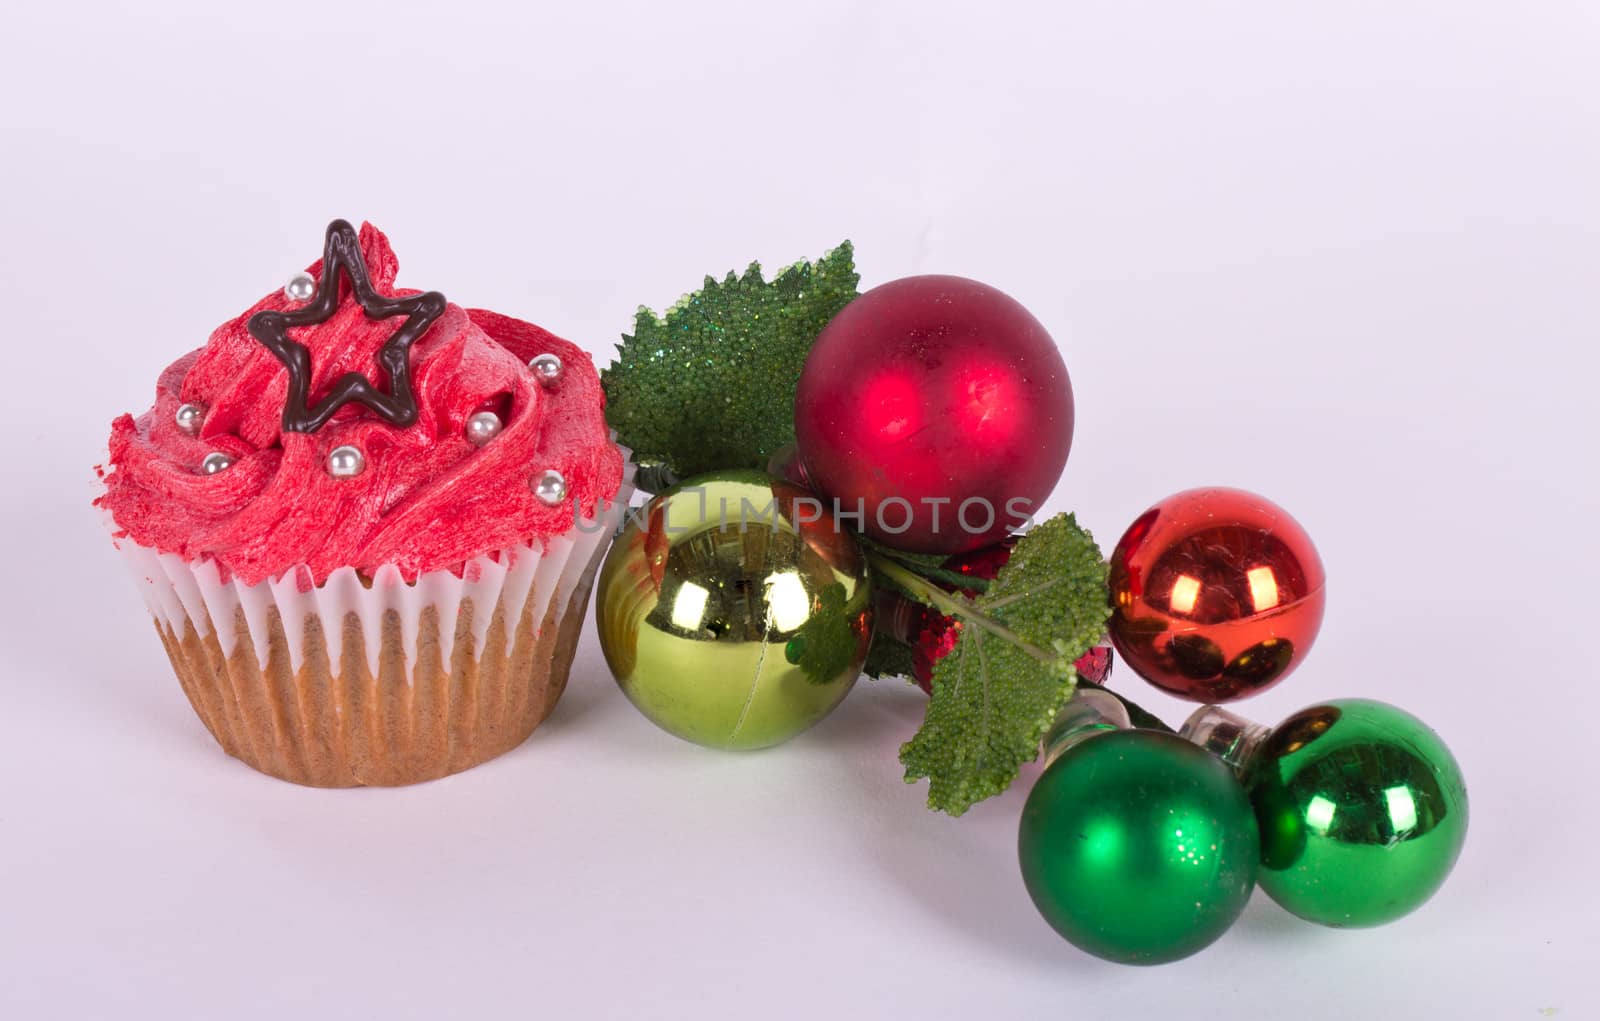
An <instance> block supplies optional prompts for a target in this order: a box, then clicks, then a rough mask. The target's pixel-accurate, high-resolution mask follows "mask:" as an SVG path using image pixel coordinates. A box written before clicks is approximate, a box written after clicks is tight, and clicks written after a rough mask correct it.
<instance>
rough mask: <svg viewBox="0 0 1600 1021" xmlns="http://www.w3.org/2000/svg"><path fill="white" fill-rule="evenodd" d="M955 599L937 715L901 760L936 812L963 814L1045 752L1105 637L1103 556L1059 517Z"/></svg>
mask: <svg viewBox="0 0 1600 1021" xmlns="http://www.w3.org/2000/svg"><path fill="white" fill-rule="evenodd" d="M951 599H952V600H953V601H954V602H956V603H957V604H958V612H957V616H959V617H960V618H961V625H962V626H961V636H960V638H959V639H958V640H957V642H956V646H955V648H954V649H952V650H951V651H950V652H949V653H948V654H946V655H945V656H944V657H943V658H942V659H940V660H939V662H938V663H937V664H936V665H935V666H934V670H933V697H932V698H931V699H930V700H929V702H928V715H927V717H926V718H925V719H924V720H923V723H922V728H921V729H920V730H918V731H917V734H916V736H915V737H913V738H912V739H911V740H910V741H909V742H907V743H906V744H905V746H904V747H902V748H901V749H900V761H901V762H902V763H903V764H904V765H905V767H906V782H907V783H914V782H916V781H917V780H919V779H921V778H923V777H927V778H928V780H929V784H928V807H929V808H933V809H937V810H940V811H944V812H949V813H950V814H951V815H960V814H962V813H963V812H965V811H966V810H967V809H968V808H970V807H971V806H972V805H974V804H976V803H977V802H979V801H982V800H983V799H985V798H989V797H993V796H994V795H996V794H999V793H1000V792H1001V791H1003V790H1005V789H1006V788H1007V787H1008V786H1010V784H1011V781H1012V780H1014V779H1016V776H1017V769H1018V767H1020V766H1021V765H1022V763H1024V762H1031V761H1033V760H1034V759H1035V758H1037V757H1038V755H1039V742H1040V740H1041V739H1042V738H1043V737H1044V734H1045V731H1046V730H1048V729H1049V727H1050V725H1051V724H1052V723H1053V722H1054V721H1055V718H1056V713H1057V712H1059V711H1060V709H1061V707H1062V706H1063V705H1065V704H1066V701H1067V699H1069V698H1071V697H1072V692H1073V689H1074V687H1075V686H1076V684H1077V672H1076V671H1075V670H1073V667H1072V664H1073V663H1074V661H1076V660H1077V658H1078V657H1079V656H1081V655H1083V653H1084V652H1086V651H1087V650H1088V649H1089V647H1090V646H1092V645H1094V643H1095V642H1097V641H1099V639H1100V637H1101V636H1102V635H1104V634H1105V630H1106V619H1107V618H1108V617H1109V616H1110V609H1109V607H1108V605H1107V601H1106V565H1105V560H1104V559H1103V558H1102V557H1101V555H1100V549H1099V547H1097V546H1096V545H1095V542H1094V537H1093V536H1091V535H1090V534H1089V533H1088V532H1087V531H1085V530H1084V529H1082V528H1080V527H1078V523H1077V521H1076V519H1074V518H1073V517H1072V515H1070V514H1060V515H1057V516H1055V517H1053V518H1051V519H1050V520H1048V521H1045V522H1044V523H1042V524H1040V525H1038V526H1037V527H1035V528H1034V529H1032V530H1031V531H1029V532H1028V533H1027V534H1026V535H1024V536H1023V537H1022V538H1021V539H1019V540H1018V541H1017V545H1016V549H1015V550H1013V551H1012V554H1011V559H1010V561H1008V562H1007V563H1006V565H1005V566H1004V567H1003V568H1001V569H1000V573H999V575H998V576H997V577H996V578H995V579H994V580H993V581H992V582H990V583H989V587H988V589H987V590H986V591H984V592H982V593H980V594H979V595H978V596H977V597H976V598H975V599H970V600H968V599H965V598H963V597H960V596H952V597H951Z"/></svg>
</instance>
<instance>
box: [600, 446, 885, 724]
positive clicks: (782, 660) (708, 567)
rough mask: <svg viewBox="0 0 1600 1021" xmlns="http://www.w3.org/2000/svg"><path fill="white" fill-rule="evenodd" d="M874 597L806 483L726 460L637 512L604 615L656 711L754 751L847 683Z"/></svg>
mask: <svg viewBox="0 0 1600 1021" xmlns="http://www.w3.org/2000/svg"><path fill="white" fill-rule="evenodd" d="M870 599H871V586H870V583H869V570H868V567H867V564H866V561H865V558H864V557H863V556H862V554H861V550H860V548H859V547H857V546H856V543H855V540H854V539H853V538H852V537H851V536H850V535H849V534H848V533H847V532H845V531H844V530H843V529H842V528H839V527H838V523H837V521H836V519H834V518H833V516H832V515H831V514H830V513H829V512H828V511H827V509H826V508H825V506H824V505H823V503H822V502H821V501H820V500H818V499H817V498H816V497H815V496H813V495H812V494H811V493H810V491H809V490H806V489H803V488H801V487H799V486H796V485H794V484H792V483H789V482H785V481H783V480H780V479H774V478H771V477H769V476H767V475H764V474H762V473H760V472H755V471H727V472H716V473H712V474H709V475H701V476H697V477H695V478H691V479H689V480H687V481H685V482H683V483H682V484H681V485H679V486H677V487H676V488H673V489H669V490H667V491H665V492H663V493H661V494H660V495H659V496H657V497H655V498H654V499H653V500H651V501H650V502H649V504H647V505H646V506H645V507H644V508H643V510H642V512H640V513H635V514H630V515H629V517H628V521H627V524H626V526H625V527H624V529H623V531H622V534H621V535H620V536H618V538H617V540H616V541H615V542H614V543H613V544H612V547H611V551H610V553H609V554H608V555H607V556H606V560H605V564H604V566H603V567H602V568H601V570H600V579H599V583H598V586H597V588H596V597H595V617H596V620H597V623H598V625H599V626H598V630H599V633H600V647H601V649H602V650H603V651H604V653H605V657H606V664H607V665H608V666H609V667H610V668H611V672H612V675H613V676H614V677H615V678H616V680H617V684H618V686H619V687H621V689H622V692H623V694H625V695H626V696H627V697H628V700H629V701H630V702H632V703H633V705H634V706H635V707H636V708H637V709H638V710H639V711H640V712H641V713H643V714H644V715H645V717H646V718H648V719H649V720H650V721H651V722H652V723H654V724H656V725H657V726H658V727H661V728H662V729H663V730H666V731H667V732H669V733H671V734H674V735H676V736H678V737H681V738H683V739H685V740H687V741H693V742H695V743H697V744H702V745H706V746H708V747H712V748H720V749H727V750H745V749H754V748H765V747H768V746H771V745H775V744H779V743H781V742H783V741H786V740H788V739H790V738H792V737H794V736H795V735H797V734H799V733H801V732H802V731H804V730H806V729H807V728H809V727H811V726H812V725H814V724H816V723H817V722H818V721H820V720H821V719H822V718H823V717H825V716H827V715H828V714H829V713H830V712H832V711H833V709H834V708H835V707H836V706H837V705H838V704H839V703H840V702H841V701H842V700H843V699H844V697H845V696H846V695H847V694H848V693H849V692H850V689H851V686H852V685H854V684H855V681H856V677H857V675H858V674H859V673H860V671H861V667H862V664H863V663H864V662H865V661H866V654H867V643H868V640H869V639H870V637H871V634H872V611H871V604H870Z"/></svg>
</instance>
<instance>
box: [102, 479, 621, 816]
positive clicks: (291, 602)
mask: <svg viewBox="0 0 1600 1021" xmlns="http://www.w3.org/2000/svg"><path fill="white" fill-rule="evenodd" d="M631 478H632V466H631V465H630V466H628V470H627V471H626V473H625V478H624V481H623V484H622V487H621V488H620V489H619V490H618V492H617V495H616V498H615V501H614V502H613V504H612V505H611V506H612V507H613V508H615V510H614V511H613V513H612V514H611V515H601V517H600V520H586V521H584V522H582V523H580V524H579V525H577V526H575V527H574V528H573V529H572V530H570V531H569V532H567V533H566V534H565V535H562V536H558V537H555V538H552V539H548V540H544V541H543V542H535V543H532V544H530V545H526V546H516V547H512V548H510V549H506V550H502V551H500V552H499V553H498V554H496V555H493V556H488V555H486V556H480V557H476V558H474V559H472V560H470V561H468V562H467V563H466V564H465V565H464V567H463V569H462V571H461V572H460V574H459V575H457V574H456V573H454V572H451V571H432V572H429V573H427V574H424V575H421V576H419V577H418V578H417V580H416V581H415V582H413V583H410V584H407V583H406V582H405V580H404V579H403V578H402V577H401V574H400V571H399V570H398V569H397V568H395V567H393V566H385V567H381V568H379V569H378V570H377V571H375V572H372V573H371V575H370V576H368V577H363V576H361V575H358V574H357V572H356V571H355V570H353V569H351V568H341V569H340V570H338V571H335V572H334V573H333V574H332V575H330V576H329V577H328V578H327V580H326V581H324V582H323V583H322V584H321V585H316V586H313V585H311V584H309V581H310V574H309V572H308V571H306V570H305V569H303V568H302V569H299V570H291V571H289V572H286V573H285V574H284V575H282V576H281V577H279V578H277V579H273V580H269V581H264V582H261V583H259V584H255V585H243V584H240V583H239V582H238V581H237V580H228V581H224V580H223V578H222V573H221V571H220V570H219V569H218V565H217V564H216V563H215V562H214V561H211V560H201V561H196V562H193V563H189V562H185V561H184V560H183V559H182V558H181V557H178V556H175V555H173V554H170V553H160V552H157V551H155V550H153V549H150V548H147V547H144V546H140V545H138V544H137V543H134V542H132V541H131V540H129V539H126V538H123V539H118V540H117V541H116V545H117V548H118V550H119V551H120V552H121V553H122V554H123V557H124V560H125V561H126V562H127V564H128V566H129V567H130V568H131V570H132V572H133V576H134V579H135V581H136V582H137V583H138V585H139V587H140V590H141V591H142V592H143V594H144V596H145V601H146V603H147V604H148V606H149V608H150V612H151V615H152V617H154V619H155V626H156V631H157V633H158V634H159V635H160V637H161V641H162V644H163V645H165V647H166V650H167V655H168V657H169V658H170V659H171V661H172V667H173V670H174V671H175V672H176V673H177V675H178V680H179V682H180V683H181V684H182V685H183V690H184V693H185V694H186V695H188V697H189V702H190V704H192V705H193V706H194V709H195V712H196V713H197V714H198V715H199V717H200V719H201V721H202V722H203V723H204V724H205V725H206V729H208V730H209V731H211V734H212V736H213V737H215V738H216V739H217V742H218V743H219V744H221V745H222V747H223V749H224V750H225V751H226V752H227V753H228V754H229V755H232V756H234V757H236V758H238V759H241V760H243V761H244V762H245V763H247V764H249V765H251V766H253V767H255V768H256V769H258V770H260V771H261V772H263V773H267V774H269V775H271V776H275V777H279V778H281V779H284V780H289V781H292V782H294V783H300V784H307V785H310V786H315V787H354V786H361V785H373V786H398V785H401V784H411V783H420V782H421V781H424V780H433V779H436V778H438V777H441V776H447V775H449V774H451V773H457V772H460V771H461V770H463V769H467V768H469V767H471V766H475V765H477V764H478V763H480V762H486V761H488V760H489V759H492V758H494V757H495V756H497V755H500V754H502V753H504V752H506V751H509V750H510V749H512V748H514V747H516V746H517V745H519V744H521V743H522V742H523V741H524V740H526V739H527V738H528V735H529V734H531V733H533V730H534V728H535V727H537V726H538V725H539V724H540V723H541V722H542V721H543V720H544V719H545V717H547V716H549V715H550V711H551V710H552V709H553V708H555V704H556V700H557V699H559V698H560V697H561V693H562V691H563V690H565V688H566V683H567V671H568V670H569V669H570V668H571V666H572V658H573V653H574V651H575V649H576V647H577V642H578V636H579V634H580V632H581V631H582V627H583V620H584V617H585V614H586V611H587V607H588V603H589V591H590V588H591V585H592V583H593V581H594V575H595V570H596V568H597V567H598V566H599V562H600V558H601V556H602V555H603V554H604V552H605V547H606V544H607V542H608V541H609V539H610V537H611V532H612V528H611V526H612V525H613V524H614V523H615V521H614V520H612V518H613V517H614V515H615V514H617V513H620V509H621V508H624V507H626V506H627V502H628V499H629V497H630V496H631V494H632V485H631Z"/></svg>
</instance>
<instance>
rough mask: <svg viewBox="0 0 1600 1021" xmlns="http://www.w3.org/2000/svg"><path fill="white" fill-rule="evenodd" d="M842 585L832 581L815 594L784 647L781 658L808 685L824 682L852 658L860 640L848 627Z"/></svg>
mask: <svg viewBox="0 0 1600 1021" xmlns="http://www.w3.org/2000/svg"><path fill="white" fill-rule="evenodd" d="M845 602H846V600H845V591H844V585H842V584H840V583H839V582H833V583H832V584H830V585H827V586H824V587H823V589H822V591H821V592H819V593H817V603H818V605H817V607H816V609H815V610H814V611H813V612H812V614H811V616H810V617H809V618H808V619H807V620H806V622H805V623H804V624H802V625H800V628H799V630H798V631H796V632H795V636H794V637H793V638H791V639H789V642H788V644H787V645H785V646H784V650H783V651H784V658H786V659H787V660H788V661H789V662H790V663H793V664H795V665H796V666H798V667H799V668H800V672H801V673H803V674H804V675H805V678H806V680H808V681H810V682H811V683H812V684H827V683H829V682H830V681H832V680H834V679H835V678H837V677H838V676H839V675H840V674H841V673H843V672H844V671H845V670H846V669H847V668H849V666H850V664H851V663H852V662H854V660H855V658H856V650H857V646H858V643H859V642H860V639H859V638H857V637H856V632H855V631H854V629H852V628H851V627H850V616H851V615H850V613H849V611H848V609H847V608H846V606H845Z"/></svg>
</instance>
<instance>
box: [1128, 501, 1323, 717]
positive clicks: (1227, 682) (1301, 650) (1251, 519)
mask: <svg viewBox="0 0 1600 1021" xmlns="http://www.w3.org/2000/svg"><path fill="white" fill-rule="evenodd" d="M1110 587H1111V640H1112V643H1113V644H1114V645H1115V646H1116V649H1117V652H1118V653H1119V654H1120V655H1121V656H1122V658H1123V660H1125V661H1126V662H1127V664H1128V665H1129V666H1130V667H1132V668H1133V670H1134V671H1135V672H1136V673H1138V674H1139V676H1141V677H1143V678H1144V679H1145V680H1147V681H1149V682H1150V683H1152V684H1154V685H1156V686H1157V687H1158V688H1162V689H1164V690H1166V691H1169V692H1171V693H1172V694H1174V695H1178V696H1180V697H1182V698H1187V699H1192V700H1194V701H1196V702H1227V701H1231V700H1233V699H1238V698H1244V697H1246V696H1249V695H1253V694H1256V693H1258V692H1261V691H1265V690H1266V689H1267V688H1270V687H1271V686H1272V685H1274V684H1276V683H1277V682H1278V681H1281V680H1283V678H1285V677H1287V676H1288V675H1289V673H1290V672H1291V671H1292V670H1294V668H1295V667H1296V666H1298V665H1299V664H1300V661H1301V660H1303V659H1305V657H1306V654H1307V653H1309V652H1310V651H1311V644H1312V642H1314V641H1315V640H1316V637H1317V631H1318V630H1319V629H1320V628H1321V626H1322V613H1323V608H1324V605H1325V602H1326V590H1325V588H1324V575H1323V571H1322V559H1321V558H1320V557H1319V556H1318V555H1317V550H1316V547H1315V546H1313V545H1312V543H1311V537H1310V536H1308V535H1306V532H1305V529H1303V528H1301V527H1300V524H1299V523H1298V522H1297V521H1295V519H1294V518H1292V517H1290V516H1289V513H1288V512H1287V511H1285V510H1284V509H1283V508H1282V507H1279V506H1278V505H1277V504H1274V503H1272V502H1271V501H1270V500H1267V499H1265V498H1263V497H1260V496H1256V495H1255V494H1254V493H1247V492H1245V491H1244V490H1241V489H1223V488H1213V489H1191V490H1188V491H1186V492H1182V493H1178V494H1177V495H1175V496H1170V497H1168V498H1167V499H1165V500H1162V501H1161V502H1160V503H1158V504H1156V505H1155V506H1154V507H1151V508H1150V509H1149V510H1147V511H1145V512H1144V513H1143V514H1141V515H1140V516H1139V519H1138V520H1137V521H1135V522H1134V523H1133V524H1132V525H1131V526H1130V527H1129V528H1128V531H1127V532H1126V533H1125V534H1124V535H1123V536H1122V541H1120V542H1118V543H1117V548H1116V550H1115V551H1113V552H1112V554H1111V575H1110Z"/></svg>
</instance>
